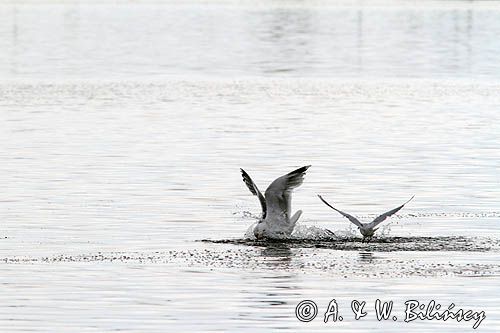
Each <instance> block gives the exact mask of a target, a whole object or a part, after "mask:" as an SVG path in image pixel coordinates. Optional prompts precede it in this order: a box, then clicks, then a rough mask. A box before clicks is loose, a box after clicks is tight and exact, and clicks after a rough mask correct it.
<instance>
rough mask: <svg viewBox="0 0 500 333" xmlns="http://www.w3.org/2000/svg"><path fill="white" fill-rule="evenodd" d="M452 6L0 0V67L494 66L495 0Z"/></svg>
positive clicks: (338, 70) (385, 70)
mask: <svg viewBox="0 0 500 333" xmlns="http://www.w3.org/2000/svg"><path fill="white" fill-rule="evenodd" d="M455 6H456V7H455V8H454V7H453V6H451V7H439V6H427V7H416V6H394V5H388V6H384V5H383V4H382V5H381V6H377V7H372V6H365V7H356V6H354V7H353V6H335V5H326V6H309V7H308V6H294V5H290V3H287V2H283V3H281V4H278V5H275V6H272V7H267V8H266V7H262V6H261V5H257V6H255V7H253V8H252V7H251V6H248V5H242V4H237V3H230V4H226V5H222V4H219V5H208V4H200V5H193V4H184V5H182V4H181V3H178V4H177V5H173V4H171V3H170V4H164V5H161V4H156V5H155V6H152V5H144V4H142V5H141V4H135V5H134V4H131V3H130V4H127V5H121V6H112V5H109V4H108V5H103V4H94V5H85V6H79V5H77V4H71V3H66V4H65V5H52V6H43V5H42V6H41V5H35V4H30V5H26V4H18V5H16V4H11V5H2V6H1V7H0V14H2V18H3V19H2V21H1V22H0V37H1V38H0V48H1V49H2V50H3V51H2V52H3V53H4V57H5V61H3V62H2V64H1V65H0V74H1V75H2V77H4V78H34V77H36V78H47V77H57V78H82V77H83V78H106V79H108V78H110V77H111V78H113V77H114V78H124V77H127V78H130V77H136V78H164V77H169V76H172V75H174V76H178V75H186V74H188V75H189V74H190V75H196V76H207V75H217V76H233V75H239V76H255V75H257V76H262V75H264V76H301V77H303V76H307V77H318V76H319V77H339V76H349V77H352V76H355V77H401V76H402V77H450V76H451V77H476V78H491V79H494V78H498V77H499V75H500V65H499V64H498V62H496V61H494V60H495V59H496V55H497V53H498V51H499V49H498V45H497V44H498V43H496V41H497V38H496V37H497V35H498V33H499V28H498V24H497V22H498V17H499V16H500V10H499V8H498V7H495V6H489V7H485V6H484V4H483V6H480V5H476V6H475V5H473V4H471V5H468V4H467V3H456V4H455ZM49 12H50V18H51V19H50V20H48V19H47V17H49V16H48V14H49ZM110 13H112V14H110ZM145 22H146V23H145ZM218 22H225V24H224V25H220V24H217V23H218ZM478 22H480V24H478ZM40 26H42V27H43V30H40V29H39V27H40ZM228 27H229V28H228ZM119 31H128V32H129V33H126V34H119V33H118V32H119ZM95 36H100V39H95V38H94V37H95Z"/></svg>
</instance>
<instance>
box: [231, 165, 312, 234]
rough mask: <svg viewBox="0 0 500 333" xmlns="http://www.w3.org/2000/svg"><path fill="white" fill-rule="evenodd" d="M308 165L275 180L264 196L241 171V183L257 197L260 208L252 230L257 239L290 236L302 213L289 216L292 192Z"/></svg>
mask: <svg viewBox="0 0 500 333" xmlns="http://www.w3.org/2000/svg"><path fill="white" fill-rule="evenodd" d="M309 167H310V165H307V166H303V167H302V168H298V169H297V170H294V171H292V172H290V173H287V174H286V175H284V176H281V177H279V178H277V179H276V180H275V181H273V182H272V183H271V185H269V187H268V188H267V190H266V192H265V193H264V195H262V193H261V192H260V191H259V189H258V188H257V185H255V183H254V182H253V180H252V178H250V176H249V175H248V173H246V171H245V170H243V169H240V170H241V175H242V177H243V181H244V182H245V184H246V185H247V187H248V189H249V190H250V192H252V194H253V195H255V196H257V197H258V198H259V201H260V205H261V207H262V217H261V218H260V219H259V222H258V223H257V225H256V226H255V228H254V229H253V234H254V235H255V237H256V238H257V239H262V238H277V239H279V238H287V237H289V236H290V235H291V234H292V231H293V228H294V227H295V224H296V223H297V221H298V219H299V217H300V215H302V211H301V210H299V211H297V212H296V213H295V214H293V216H290V213H291V210H292V191H293V189H295V188H297V187H299V186H300V185H301V184H302V182H303V180H304V175H305V174H306V171H307V169H309Z"/></svg>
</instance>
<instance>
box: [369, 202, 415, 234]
mask: <svg viewBox="0 0 500 333" xmlns="http://www.w3.org/2000/svg"><path fill="white" fill-rule="evenodd" d="M413 198H415V196H412V197H411V198H410V200H408V201H406V202H405V203H404V204H402V205H401V206H399V207H396V208H394V209H392V210H390V211H388V212H386V213H384V214H382V215H380V216H377V217H376V218H375V220H373V221H372V222H370V224H369V225H370V227H371V228H375V227H376V226H377V225H379V224H380V223H382V222H383V221H385V219H386V218H388V217H389V216H391V215H394V214H396V213H397V212H399V210H400V209H401V208H403V207H404V206H405V205H406V204H407V203H408V202H410V201H411V200H412V199H413Z"/></svg>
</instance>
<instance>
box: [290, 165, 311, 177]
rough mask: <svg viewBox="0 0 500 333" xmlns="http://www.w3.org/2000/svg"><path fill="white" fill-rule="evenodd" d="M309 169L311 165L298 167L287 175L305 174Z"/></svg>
mask: <svg viewBox="0 0 500 333" xmlns="http://www.w3.org/2000/svg"><path fill="white" fill-rule="evenodd" d="M310 167H311V165H305V166H303V167H300V168H298V169H296V170H293V171H292V172H290V173H289V175H291V174H296V173H305V172H306V171H307V169H309V168H310Z"/></svg>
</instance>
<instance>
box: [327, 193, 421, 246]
mask: <svg viewBox="0 0 500 333" xmlns="http://www.w3.org/2000/svg"><path fill="white" fill-rule="evenodd" d="M318 197H319V198H320V199H321V201H323V203H324V204H325V205H327V206H328V207H330V208H331V209H333V210H335V211H337V212H339V213H340V214H342V215H343V216H344V217H346V218H347V219H348V220H349V221H351V222H352V223H353V224H354V225H355V226H357V227H358V229H359V232H360V233H361V235H363V241H365V239H371V238H372V237H373V235H374V234H375V231H377V230H378V228H377V226H378V225H379V224H380V223H382V222H383V221H385V219H387V218H388V217H389V216H391V215H393V214H396V213H397V212H398V211H399V210H401V209H402V208H403V207H404V206H405V205H406V204H407V203H408V202H410V201H411V200H412V199H413V198H414V197H415V196H413V197H411V198H410V200H408V201H406V202H405V203H404V204H402V205H401V206H399V207H396V208H394V209H391V210H390V211H388V212H385V213H384V214H382V215H379V216H377V217H376V218H375V219H374V220H373V221H372V222H370V223H362V222H360V221H359V220H358V219H357V218H355V217H354V216H352V215H350V214H347V213H344V212H343V211H341V210H339V209H337V208H335V207H333V206H332V205H330V204H329V203H328V202H326V200H325V199H323V197H322V196H321V195H318Z"/></svg>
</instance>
